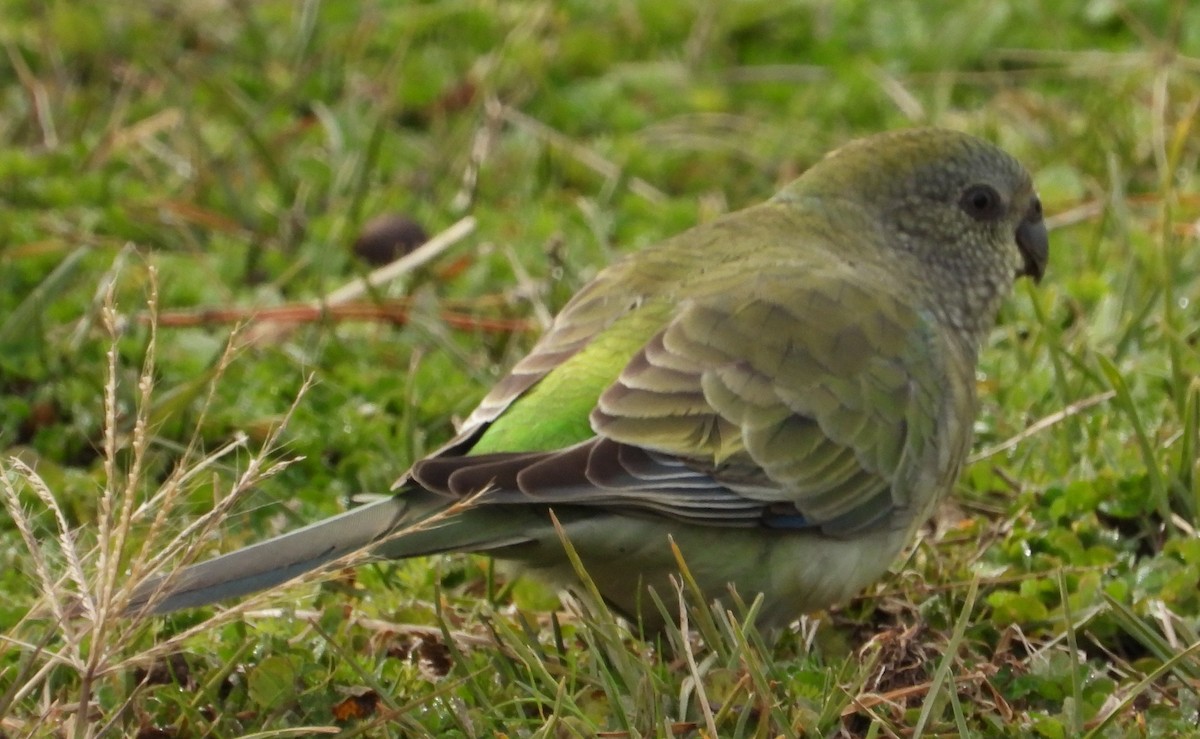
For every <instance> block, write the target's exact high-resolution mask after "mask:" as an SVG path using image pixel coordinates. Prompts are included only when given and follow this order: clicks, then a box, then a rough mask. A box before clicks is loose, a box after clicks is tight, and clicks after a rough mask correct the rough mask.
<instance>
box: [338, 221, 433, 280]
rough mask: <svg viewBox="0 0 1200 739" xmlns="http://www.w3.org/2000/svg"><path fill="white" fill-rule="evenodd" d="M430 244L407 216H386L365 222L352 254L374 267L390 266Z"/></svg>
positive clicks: (422, 232)
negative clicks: (425, 244)
mask: <svg viewBox="0 0 1200 739" xmlns="http://www.w3.org/2000/svg"><path fill="white" fill-rule="evenodd" d="M428 240H429V236H428V234H426V233H425V229H423V228H421V224H419V223H417V222H416V221H414V220H413V219H411V218H409V217H408V216H402V215H398V214H395V213H386V214H384V215H381V216H376V217H374V218H372V219H371V220H369V221H367V223H366V225H364V226H363V227H362V231H361V232H360V233H359V235H358V238H357V239H355V240H354V253H355V254H357V255H358V256H359V257H361V258H362V259H364V260H366V261H367V262H368V263H369V264H371V265H373V266H376V267H378V266H381V265H384V264H390V263H392V262H394V261H396V260H397V259H399V258H400V257H402V256H404V255H405V254H407V253H409V252H410V251H412V250H413V249H416V248H417V247H418V246H420V245H421V244H424V243H425V242H426V241H428Z"/></svg>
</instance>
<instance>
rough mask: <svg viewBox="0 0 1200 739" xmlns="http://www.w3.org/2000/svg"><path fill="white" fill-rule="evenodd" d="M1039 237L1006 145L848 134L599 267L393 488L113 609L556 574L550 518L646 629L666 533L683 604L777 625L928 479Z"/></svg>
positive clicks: (603, 586) (875, 552) (881, 543)
mask: <svg viewBox="0 0 1200 739" xmlns="http://www.w3.org/2000/svg"><path fill="white" fill-rule="evenodd" d="M1047 257H1048V239H1047V234H1046V229H1045V226H1044V224H1043V221H1042V208H1041V204H1040V202H1039V200H1038V197H1037V194H1036V193H1035V191H1034V188H1033V184H1032V181H1031V179H1030V176H1029V174H1028V172H1027V171H1026V170H1025V169H1024V168H1023V167H1022V166H1021V165H1020V164H1019V163H1018V162H1017V161H1016V160H1015V159H1013V158H1012V157H1011V156H1009V155H1008V154H1006V153H1005V152H1003V151H1001V150H1000V149H998V148H996V147H995V146H993V145H991V144H989V143H987V142H984V141H982V140H980V139H977V138H974V137H972V136H969V135H966V134H963V133H957V132H954V131H949V130H942V129H932V128H923V129H911V130H901V131H896V132H890V133H884V134H880V135H876V136H872V137H869V138H866V139H862V140H859V141H854V142H852V143H849V144H847V145H846V146H844V147H842V148H840V149H838V150H836V151H834V152H833V153H832V154H830V155H828V156H827V157H825V158H824V159H823V160H822V161H820V162H819V163H817V164H816V165H814V166H813V167H812V168H811V169H809V170H808V171H807V172H805V173H804V175H803V176H801V177H800V178H799V179H797V180H795V181H794V182H792V183H791V184H789V185H788V186H786V187H785V188H783V189H782V190H781V191H780V192H779V193H778V194H777V195H775V196H774V197H773V198H771V199H770V200H769V201H767V202H766V203H763V204H761V205H757V206H754V207H751V208H747V209H745V210H742V211H738V212H736V213H732V214H729V215H726V216H724V217H722V218H719V219H716V220H714V221H712V222H710V223H706V224H703V225H700V226H697V227H695V228H693V229H691V230H689V231H686V232H684V233H682V234H679V235H678V236H675V237H673V238H671V239H668V240H667V241H664V242H663V243H661V244H658V245H657V246H654V247H652V248H648V249H645V250H643V251H640V252H637V253H634V254H631V255H628V256H627V257H625V258H624V259H622V260H620V261H618V262H616V263H615V264H613V265H611V266H609V267H608V268H607V269H605V270H603V271H602V272H600V274H598V275H597V276H596V278H595V279H594V280H592V281H591V282H590V283H589V284H588V285H586V286H585V287H584V288H583V289H582V290H580V291H579V293H578V294H576V295H575V296H574V297H573V298H572V299H571V301H570V302H569V303H568V304H567V305H566V307H564V308H563V310H562V312H561V313H559V315H558V316H557V318H556V319H555V320H554V323H553V325H552V326H551V327H550V329H549V330H548V331H547V333H546V334H545V335H544V336H543V337H542V338H541V340H540V341H538V343H537V344H536V345H535V346H534V347H533V350H532V351H531V352H530V353H529V355H528V356H526V357H525V358H524V359H522V360H521V361H520V362H518V363H517V364H516V366H515V367H513V369H512V371H511V372H509V374H508V375H507V376H506V377H504V378H503V379H502V380H500V382H499V383H497V385H496V386H495V387H494V388H492V390H491V392H490V393H488V395H487V396H486V397H485V398H484V399H483V401H482V402H481V403H480V404H479V406H478V407H477V408H476V409H475V411H474V412H473V413H472V414H471V416H470V417H469V418H468V419H467V420H466V422H465V424H464V425H463V427H462V430H461V431H460V432H459V434H458V435H457V436H456V437H455V438H454V439H452V440H451V441H450V442H449V443H447V444H446V445H445V446H443V447H442V448H440V449H439V450H437V451H436V452H434V453H433V454H431V455H430V456H428V457H427V458H425V459H423V460H421V461H419V462H417V463H416V464H415V465H413V467H412V469H410V470H409V471H408V472H407V473H406V474H405V475H404V476H403V477H402V478H401V479H400V480H399V481H398V482H397V483H396V486H395V489H394V494H393V495H391V496H390V497H387V498H385V499H382V500H380V501H379V502H375V503H372V504H369V505H365V506H362V507H359V508H356V509H353V510H351V511H349V512H347V513H343V514H341V515H339V516H335V517H333V518H330V519H328V520H325V521H321V522H319V523H316V524H313V525H310V526H308V527H305V528H302V529H300V530H298V531H294V532H292V533H289V534H285V535H283V536H280V537H278V538H275V539H272V540H269V541H266V542H263V543H259V544H255V545H253V546H250V547H247V548H245V549H242V550H240V551H236V552H233V553H231V554H227V555H224V556H222V557H218V558H216V559H213V560H210V561H207V562H203V563H200V564H197V565H194V566H190V567H187V568H184V569H182V570H180V571H177V572H174V573H172V574H170V575H167V576H165V577H162V578H159V579H157V580H155V581H152V582H148V583H146V584H144V585H143V586H142V587H141V588H140V589H139V590H137V591H136V592H135V594H134V596H133V598H132V603H131V605H130V609H131V610H135V611H139V612H149V613H164V612H168V611H173V610H176V609H180V608H188V607H192V606H199V605H203V604H207V603H212V602H214V601H217V600H220V599H224V598H229V597H232V596H238V595H244V594H247V593H251V592H254V591H258V590H262V589H266V588H269V587H272V586H275V585H278V584H280V583H283V582H285V581H287V580H290V579H292V578H294V577H296V576H298V575H300V574H302V573H305V572H308V571H310V570H313V569H316V568H318V567H320V566H322V565H324V564H327V563H329V562H331V561H333V560H336V559H338V558H340V557H343V556H344V555H346V554H348V553H351V552H354V551H357V550H362V549H366V550H369V551H370V552H371V554H372V556H374V557H377V558H403V557H415V556H421V555H428V554H433V553H439V552H480V553H484V554H487V555H490V556H491V557H493V558H495V559H496V560H497V561H498V563H500V564H501V565H503V566H504V567H505V568H507V569H509V570H512V571H515V572H520V573H527V574H530V575H533V576H536V577H539V578H541V579H544V580H548V581H549V582H551V583H553V584H555V585H558V586H562V587H570V586H571V584H572V583H575V584H578V579H577V576H576V572H575V570H574V568H573V567H572V565H571V563H570V562H569V561H568V558H567V556H566V553H565V551H564V547H563V544H562V538H561V536H562V535H565V537H566V539H567V540H569V542H570V544H571V545H572V547H573V549H574V550H575V551H576V552H577V553H578V555H579V557H580V559H581V560H582V563H583V565H584V567H585V569H586V571H587V573H588V575H589V576H590V578H591V579H592V580H593V581H594V583H595V585H596V587H597V589H598V590H599V592H600V594H601V595H602V596H603V598H604V599H605V600H606V601H607V602H608V603H609V605H611V606H612V607H614V608H615V609H616V610H617V611H619V612H620V613H622V614H624V615H626V616H627V617H630V618H632V619H640V620H641V621H642V623H643V625H644V626H646V627H647V628H654V627H655V625H656V624H657V625H661V623H662V622H661V616H660V615H659V613H658V612H657V610H656V609H655V608H654V607H653V606H649V607H646V606H647V605H648V604H650V603H652V602H653V601H652V600H651V599H649V598H647V597H646V591H645V589H646V588H654V589H656V590H657V592H658V593H659V594H660V595H663V596H666V595H667V594H669V593H670V589H671V585H670V579H669V578H670V577H671V575H672V574H673V573H677V571H678V565H677V560H676V558H675V555H674V553H673V551H672V547H671V541H672V540H673V541H674V543H675V545H677V546H678V548H679V550H680V551H681V553H682V555H683V557H684V560H685V561H686V562H687V565H688V568H689V570H690V571H691V573H692V575H693V576H694V577H695V579H696V581H697V582H698V584H699V586H700V587H701V589H702V590H703V591H704V593H705V595H706V596H707V597H710V598H719V597H721V596H722V594H726V593H728V588H729V587H730V586H732V587H734V588H736V590H737V592H738V593H739V594H740V595H741V596H742V597H744V598H745V599H746V600H747V602H749V600H750V599H752V598H755V597H757V596H758V595H759V594H761V595H762V596H763V598H764V601H763V604H762V610H761V612H760V623H761V624H762V625H764V626H768V627H775V626H781V625H786V624H787V623H789V622H790V621H791V620H793V619H795V618H796V617H797V616H799V615H800V614H802V613H805V612H809V611H813V610H817V609H821V608H824V607H826V606H829V605H831V604H834V603H836V602H838V601H841V600H844V599H847V598H849V597H850V596H852V595H854V594H855V593H857V592H858V591H860V590H862V589H863V588H864V587H865V586H867V585H868V584H870V583H871V582H872V581H874V580H876V579H878V578H879V577H881V576H882V575H883V574H884V573H885V572H886V571H887V568H888V566H889V565H890V563H891V562H892V561H893V560H894V559H895V557H896V556H897V554H898V553H899V552H900V551H901V550H902V549H903V548H904V546H905V545H906V544H907V543H908V542H909V541H910V540H911V539H912V537H913V536H914V533H915V530H916V529H917V527H919V526H920V525H921V524H922V523H923V522H924V521H925V520H927V519H928V518H929V516H930V515H931V513H932V511H933V509H934V506H935V504H936V503H937V502H938V500H939V499H940V498H941V497H942V496H944V495H946V494H947V493H948V492H949V491H950V489H951V488H952V486H953V485H954V482H955V480H956V478H957V477H958V474H959V471H960V469H961V468H962V465H963V460H964V459H965V458H966V456H967V453H968V450H969V449H970V446H971V434H972V425H973V421H974V417H975V405H976V400H975V369H976V361H977V357H978V354H979V350H980V346H981V344H982V343H983V341H984V339H985V337H986V336H987V334H988V332H989V330H990V329H991V327H992V325H993V323H994V322H995V319H996V314H997V311H998V310H999V308H1000V305H1001V302H1002V301H1003V300H1004V299H1005V298H1006V296H1007V295H1008V294H1009V292H1010V290H1011V289H1012V286H1013V283H1014V281H1015V280H1016V279H1018V278H1020V277H1022V276H1030V277H1032V278H1033V279H1034V280H1040V279H1041V277H1042V274H1043V271H1044V269H1045V267H1046V261H1047ZM552 514H553V517H552ZM555 521H557V522H558V524H559V525H561V535H560V532H559V530H558V529H557V528H556V525H555Z"/></svg>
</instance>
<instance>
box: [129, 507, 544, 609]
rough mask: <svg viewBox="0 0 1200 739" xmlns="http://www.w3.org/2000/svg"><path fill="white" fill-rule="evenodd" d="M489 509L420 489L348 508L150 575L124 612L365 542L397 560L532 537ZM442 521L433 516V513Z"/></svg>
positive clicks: (171, 603) (188, 603) (199, 600)
mask: <svg viewBox="0 0 1200 739" xmlns="http://www.w3.org/2000/svg"><path fill="white" fill-rule="evenodd" d="M486 508H487V507H469V506H468V507H465V508H464V509H463V510H459V511H454V512H449V511H447V510H446V509H447V500H446V498H445V497H443V496H438V495H435V494H433V493H429V492H427V491H425V490H421V489H419V488H418V489H410V490H407V491H404V492H402V493H400V494H398V495H394V496H391V497H388V498H384V499H382V500H379V501H376V502H374V503H370V504H368V505H364V506H362V507H360V508H355V509H353V510H350V511H347V512H346V513H343V514H341V515H339V516H334V517H333V518H327V519H325V520H324V521H318V522H317V523H314V524H310V525H309V526H305V527H304V528H302V529H297V530H296V531H292V532H290V533H287V534H283V535H282V536H277V537H275V538H274V539H269V540H267V541H264V542H260V543H258V544H252V545H250V546H248V547H246V548H244V549H239V550H237V551H235V552H230V553H229V554H225V555H222V556H220V557H216V558H214V559H210V560H208V561H207V562H201V563H199V564H195V565H191V566H190V567H185V568H184V569H182V570H180V571H179V572H175V573H172V574H169V575H164V576H161V577H156V578H153V579H150V580H147V581H146V582H145V583H143V584H142V585H140V586H139V587H138V588H137V590H136V591H135V592H134V594H133V596H132V597H131V599H130V602H129V605H128V606H127V607H126V613H128V614H130V615H133V614H136V613H146V614H161V613H169V612H171V611H177V610H180V609H183V608H195V607H197V606H203V605H208V604H210V603H215V602H217V601H220V600H225V599H226V598H236V597H237V596H240V595H249V594H250V593H256V592H258V591H260V590H266V589H268V588H272V587H275V586H276V585H282V584H283V583H285V582H287V581H289V580H291V579H293V578H296V577H299V576H300V575H303V574H304V573H306V572H312V571H313V570H316V569H317V568H319V567H321V566H322V565H325V564H328V563H330V562H333V561H334V560H336V559H339V558H341V557H344V556H345V555H347V554H350V553H352V552H356V551H359V550H362V549H364V548H370V549H371V550H372V553H373V554H374V555H376V556H379V557H386V558H390V559H402V558H405V557H417V556H422V555H426V554H437V553H439V552H454V551H476V552H478V551H485V550H489V549H496V548H501V547H506V546H511V545H514V544H521V543H524V542H527V541H529V540H530V537H529V536H527V535H526V534H525V530H524V529H523V528H522V527H523V526H524V525H525V524H524V523H523V521H524V518H523V517H521V516H511V515H501V516H497V515H495V511H494V509H492V510H487V509H486ZM441 513H444V514H448V515H446V518H445V519H444V520H437V521H434V520H431V517H435V516H436V515H437V514H441Z"/></svg>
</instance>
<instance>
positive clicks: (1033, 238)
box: [1017, 195, 1050, 282]
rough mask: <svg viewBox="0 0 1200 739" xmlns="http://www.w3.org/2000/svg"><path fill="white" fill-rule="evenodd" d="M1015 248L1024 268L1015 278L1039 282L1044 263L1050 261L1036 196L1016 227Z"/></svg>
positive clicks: (1039, 202) (1047, 237) (1039, 206)
mask: <svg viewBox="0 0 1200 739" xmlns="http://www.w3.org/2000/svg"><path fill="white" fill-rule="evenodd" d="M1017 248H1018V249H1020V250H1021V256H1023V257H1024V258H1025V267H1024V268H1023V269H1022V270H1021V271H1020V273H1018V274H1017V276H1018V277H1023V276H1024V277H1032V278H1033V281H1034V282H1041V281H1042V275H1044V274H1045V273H1046V261H1047V260H1049V259H1050V236H1049V235H1048V234H1047V233H1046V224H1045V222H1044V221H1042V201H1041V200H1038V197H1037V195H1034V196H1033V200H1032V202H1030V203H1029V210H1028V211H1027V212H1026V213H1025V218H1024V219H1022V220H1021V225H1020V226H1017Z"/></svg>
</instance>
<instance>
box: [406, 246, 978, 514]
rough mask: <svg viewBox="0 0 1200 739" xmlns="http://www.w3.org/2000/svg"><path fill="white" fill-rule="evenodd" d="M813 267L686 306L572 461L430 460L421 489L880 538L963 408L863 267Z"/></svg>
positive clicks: (894, 303)
mask: <svg viewBox="0 0 1200 739" xmlns="http://www.w3.org/2000/svg"><path fill="white" fill-rule="evenodd" d="M802 268H803V269H804V270H805V271H804V275H803V279H797V277H798V276H797V275H796V274H789V271H788V270H786V269H782V268H781V269H778V270H773V271H772V272H771V273H770V274H760V275H758V276H756V277H755V278H754V284H753V289H752V290H750V291H746V290H738V291H730V290H722V289H719V288H720V287H721V282H723V281H717V282H714V283H713V289H705V288H704V286H703V285H701V286H698V287H696V288H694V289H693V290H691V291H690V293H691V294H690V295H689V297H687V298H686V299H685V300H684V301H683V302H681V303H679V304H677V305H676V306H675V307H674V308H673V310H672V317H671V318H669V319H667V320H666V321H661V322H658V323H657V324H651V325H656V326H657V327H658V328H657V330H655V331H654V332H652V333H650V334H649V338H648V339H645V340H644V341H643V342H641V343H640V345H639V346H638V348H636V349H635V351H634V353H633V355H632V358H630V359H626V358H622V360H621V361H622V362H623V363H624V365H623V368H622V369H621V370H620V371H619V372H618V373H616V380H615V382H611V383H609V384H608V385H607V389H605V390H604V391H603V392H602V393H601V394H600V395H599V401H598V403H597V404H596V407H595V409H594V410H593V412H592V414H591V425H592V427H593V429H594V432H595V435H594V436H591V437H589V438H586V439H584V440H583V441H578V442H573V443H571V445H570V446H567V447H566V448H561V449H553V450H545V451H532V452H524V453H517V452H511V453H508V452H503V453H492V454H479V455H474V456H466V457H460V456H453V455H446V456H434V457H432V458H429V459H426V460H423V461H422V462H419V463H418V464H417V465H416V466H414V468H413V471H412V479H414V480H416V481H417V482H418V483H420V484H421V485H422V486H424V487H426V488H428V489H431V490H437V491H443V492H446V493H448V494H450V495H452V496H455V497H458V496H465V495H472V494H475V493H478V492H479V491H481V490H484V489H487V490H488V491H489V492H488V493H487V494H486V495H482V496H480V497H478V498H477V499H476V500H477V502H478V504H481V505H487V504H493V503H494V504H522V503H524V504H529V503H542V504H570V505H579V506H599V507H607V508H615V509H630V510H640V511H643V512H646V513H656V514H661V515H667V516H671V517H674V518H679V519H684V520H689V521H693V522H697V523H706V524H711V525H725V526H729V525H733V526H746V525H767V526H776V527H785V528H792V527H820V528H821V529H822V530H823V531H825V532H826V533H829V534H832V535H847V534H850V533H853V532H855V531H859V530H862V529H864V528H869V527H871V526H873V525H876V524H878V523H879V522H880V521H882V520H884V519H886V518H887V517H888V516H889V515H891V514H892V513H894V512H895V511H896V509H897V508H903V507H908V506H910V505H913V504H914V501H912V500H910V498H911V497H912V496H916V497H917V498H920V497H921V495H922V491H921V490H918V489H914V486H922V487H930V485H929V483H928V482H923V481H918V480H917V479H916V478H917V470H918V468H917V466H916V465H915V461H916V460H919V459H922V458H923V455H924V454H925V453H926V451H927V450H928V449H929V448H931V444H932V442H933V441H934V439H933V436H932V435H933V434H934V433H935V428H936V423H938V422H943V421H944V420H945V419H944V417H945V416H946V415H953V413H949V412H946V409H947V408H949V407H950V406H955V405H956V403H957V401H956V400H955V392H954V390H953V389H947V388H943V387H940V385H941V384H942V383H941V382H939V377H944V376H945V371H944V368H942V367H939V366H937V359H936V358H937V357H938V356H940V355H941V354H943V353H945V351H946V348H945V347H942V346H939V345H937V342H938V338H937V335H936V333H935V332H934V331H933V330H932V328H931V326H930V324H929V323H928V322H927V321H925V320H923V319H922V317H921V316H919V315H918V314H917V313H916V312H915V310H914V309H913V308H912V307H911V306H910V305H909V304H907V303H906V302H905V301H904V300H903V299H902V297H901V296H899V295H897V294H895V292H894V291H893V292H887V291H886V290H872V289H871V288H869V287H865V286H864V285H869V284H870V280H869V279H868V280H864V274H863V273H862V270H861V269H855V268H854V266H853V265H849V264H845V263H842V262H837V261H836V260H835V262H834V263H833V264H826V265H825V266H823V267H816V266H814V265H813V264H812V263H811V262H809V263H806V264H804V265H803V267H802ZM867 277H869V275H867ZM880 278H881V279H880V284H882V285H887V284H888V283H889V282H893V281H892V280H891V279H890V276H885V275H881V276H880ZM798 285H802V286H803V289H798V288H797V286H798ZM656 319H657V317H656ZM664 326H665V327H664ZM633 333H637V331H634V332H633ZM549 375H550V376H549V377H548V378H547V380H549V379H551V378H553V376H554V373H553V368H552V369H551V371H550V373H549ZM521 402H526V401H524V400H522V401H521ZM966 402H970V401H969V400H967V401H966ZM939 415H941V416H942V417H941V418H939ZM964 417H966V416H964ZM952 457H954V455H948V458H952ZM939 477H940V475H939ZM915 502H916V503H921V502H923V501H922V500H917V501H915Z"/></svg>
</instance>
